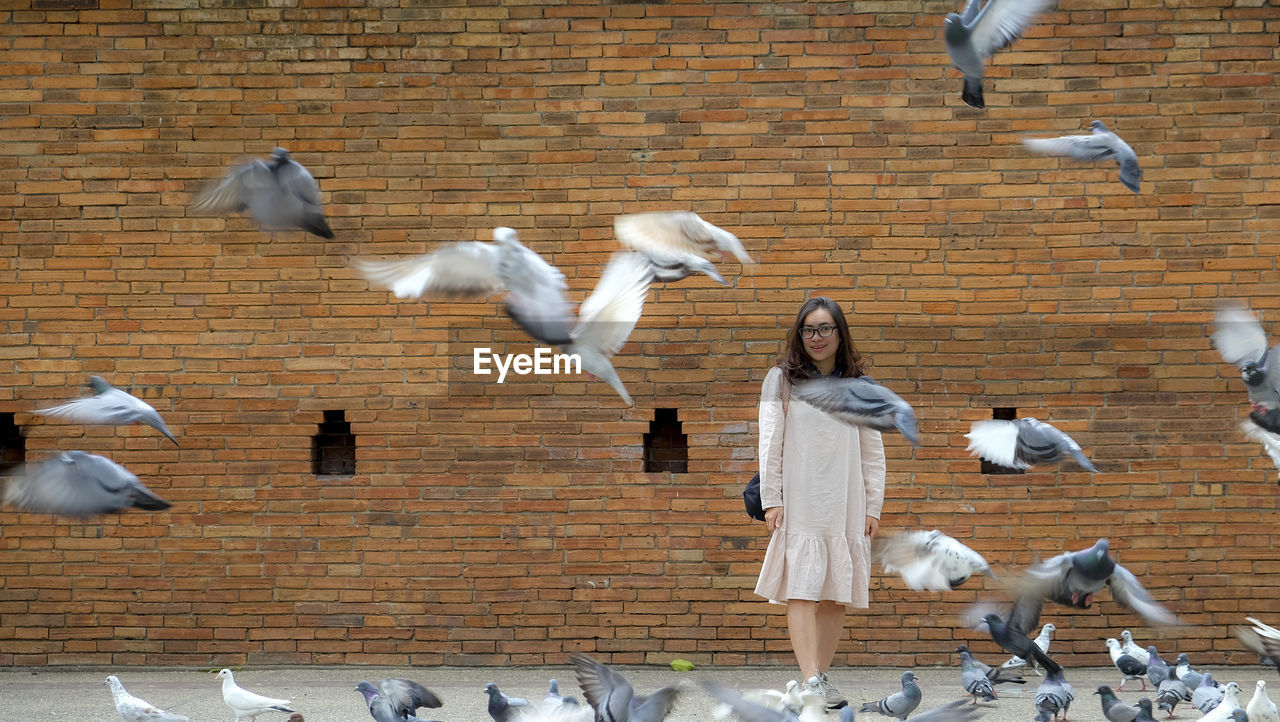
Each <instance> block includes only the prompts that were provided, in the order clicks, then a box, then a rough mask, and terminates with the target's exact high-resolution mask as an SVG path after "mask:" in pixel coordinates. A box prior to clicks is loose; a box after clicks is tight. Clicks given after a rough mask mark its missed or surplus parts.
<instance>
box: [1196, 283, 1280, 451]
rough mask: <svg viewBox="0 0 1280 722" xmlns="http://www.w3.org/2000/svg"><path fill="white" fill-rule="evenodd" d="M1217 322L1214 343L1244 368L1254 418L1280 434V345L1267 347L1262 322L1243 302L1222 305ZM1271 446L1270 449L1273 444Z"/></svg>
mask: <svg viewBox="0 0 1280 722" xmlns="http://www.w3.org/2000/svg"><path fill="white" fill-rule="evenodd" d="M1214 326H1215V329H1214V332H1213V336H1212V338H1213V347H1214V348H1216V349H1217V350H1218V353H1219V354H1220V355H1221V356H1222V360H1223V361H1226V362H1227V363H1229V364H1231V365H1233V366H1235V367H1236V368H1238V369H1240V376H1241V377H1242V378H1243V379H1244V385H1245V389H1246V390H1247V391H1248V392H1249V406H1250V412H1249V418H1250V420H1252V421H1253V423H1254V424H1256V425H1257V426H1258V427H1260V428H1262V429H1264V430H1266V431H1268V432H1270V433H1272V434H1280V346H1275V347H1273V348H1270V349H1268V348H1267V334H1266V332H1265V331H1263V330H1262V324H1260V323H1258V318H1257V317H1256V316H1254V315H1253V314H1252V313H1250V312H1249V311H1248V309H1246V308H1244V307H1243V306H1240V305H1239V304H1235V303H1231V304H1224V305H1222V306H1221V307H1219V309H1218V313H1217V317H1216V319H1215V323H1214ZM1267 449H1268V453H1270V451H1271V448H1270V447H1269V446H1268V447H1267ZM1272 459H1273V460H1274V459H1275V456H1274V455H1273V456H1272ZM1277 465H1280V462H1277Z"/></svg>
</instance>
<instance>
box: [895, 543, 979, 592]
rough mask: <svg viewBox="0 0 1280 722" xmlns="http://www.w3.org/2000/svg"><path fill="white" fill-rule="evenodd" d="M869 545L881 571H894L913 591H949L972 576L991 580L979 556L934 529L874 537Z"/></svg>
mask: <svg viewBox="0 0 1280 722" xmlns="http://www.w3.org/2000/svg"><path fill="white" fill-rule="evenodd" d="M872 545H873V552H874V554H875V557H876V559H877V560H878V561H879V562H880V563H882V564H884V570H885V571H886V572H889V573H893V572H897V573H898V574H899V575H900V576H901V577H902V581H903V582H905V583H906V585H907V586H908V587H910V588H912V589H914V590H916V591H930V592H947V591H951V590H953V589H955V588H956V587H958V586H960V585H961V584H964V582H965V581H966V580H967V579H968V578H969V577H970V575H973V574H976V573H982V574H986V575H988V576H990V577H992V578H995V575H994V574H992V572H991V567H990V566H989V565H988V564H987V560H986V559H983V558H982V555H981V554H979V553H977V552H975V551H974V550H972V549H970V548H969V547H967V546H965V545H964V544H961V543H960V542H958V541H956V540H955V539H952V538H951V537H949V536H947V535H946V534H943V533H942V532H940V531H938V530H937V529H934V530H933V531H913V532H903V533H901V534H896V535H894V536H889V537H883V538H877V539H875V540H873V541H872Z"/></svg>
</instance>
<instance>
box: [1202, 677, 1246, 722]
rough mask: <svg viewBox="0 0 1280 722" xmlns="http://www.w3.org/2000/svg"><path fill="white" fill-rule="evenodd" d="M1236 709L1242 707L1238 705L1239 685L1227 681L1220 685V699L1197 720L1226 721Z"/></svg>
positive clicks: (1206, 721) (1203, 721)
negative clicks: (1215, 705)
mask: <svg viewBox="0 0 1280 722" xmlns="http://www.w3.org/2000/svg"><path fill="white" fill-rule="evenodd" d="M1236 709H1243V708H1242V707H1241V706H1240V685H1238V684H1236V683H1235V682H1227V683H1226V685H1224V686H1223V687H1222V701H1221V702H1219V703H1218V706H1217V707H1214V708H1213V709H1211V710H1209V714H1206V715H1205V716H1203V717H1201V718H1200V720H1199V722H1226V720H1227V719H1228V718H1230V717H1231V713H1232V712H1234V711H1235V710H1236Z"/></svg>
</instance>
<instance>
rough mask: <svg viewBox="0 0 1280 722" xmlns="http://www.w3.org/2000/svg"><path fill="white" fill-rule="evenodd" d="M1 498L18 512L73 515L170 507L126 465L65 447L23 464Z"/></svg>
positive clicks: (156, 509)
mask: <svg viewBox="0 0 1280 722" xmlns="http://www.w3.org/2000/svg"><path fill="white" fill-rule="evenodd" d="M4 500H5V502H6V503H8V504H11V505H13V506H14V507H17V508H18V509H22V510H23V511H32V512H39V513H46V514H61V515H66V516H76V517H87V516H92V515H94V514H110V513H113V512H117V511H123V510H125V509H128V508H130V507H137V508H139V509H145V510H146V511H160V510H162V509H168V508H169V507H170V506H171V505H170V504H169V502H167V501H165V500H164V499H161V498H160V497H158V496H156V495H155V494H153V493H152V492H151V490H150V489H148V488H147V487H145V486H143V485H142V482H141V481H139V480H138V477H136V476H134V475H133V474H132V473H130V471H129V470H128V469H126V468H124V467H123V466H120V465H119V464H117V463H115V462H114V461H112V460H110V459H108V458H106V457H104V456H98V455H96V454H89V453H86V452H83V451H64V452H62V453H60V454H58V455H57V456H55V457H53V458H51V459H47V460H45V461H42V462H40V463H38V464H34V465H33V464H27V465H26V466H25V468H24V469H23V471H22V472H20V473H19V474H18V475H17V476H15V477H14V478H12V479H10V481H9V484H8V486H7V487H6V488H5V493H4Z"/></svg>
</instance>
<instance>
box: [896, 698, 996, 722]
mask: <svg viewBox="0 0 1280 722" xmlns="http://www.w3.org/2000/svg"><path fill="white" fill-rule="evenodd" d="M984 712H985V710H980V709H978V708H977V707H975V706H974V705H971V704H969V701H968V700H966V699H957V700H952V701H951V702H948V703H946V704H944V705H942V706H941V707H934V708H933V709H931V710H929V711H928V712H921V713H920V714H918V715H916V716H915V717H912V718H911V719H912V722H917V721H918V722H972V720H976V719H978V718H979V717H981V716H982V715H983V714H984Z"/></svg>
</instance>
